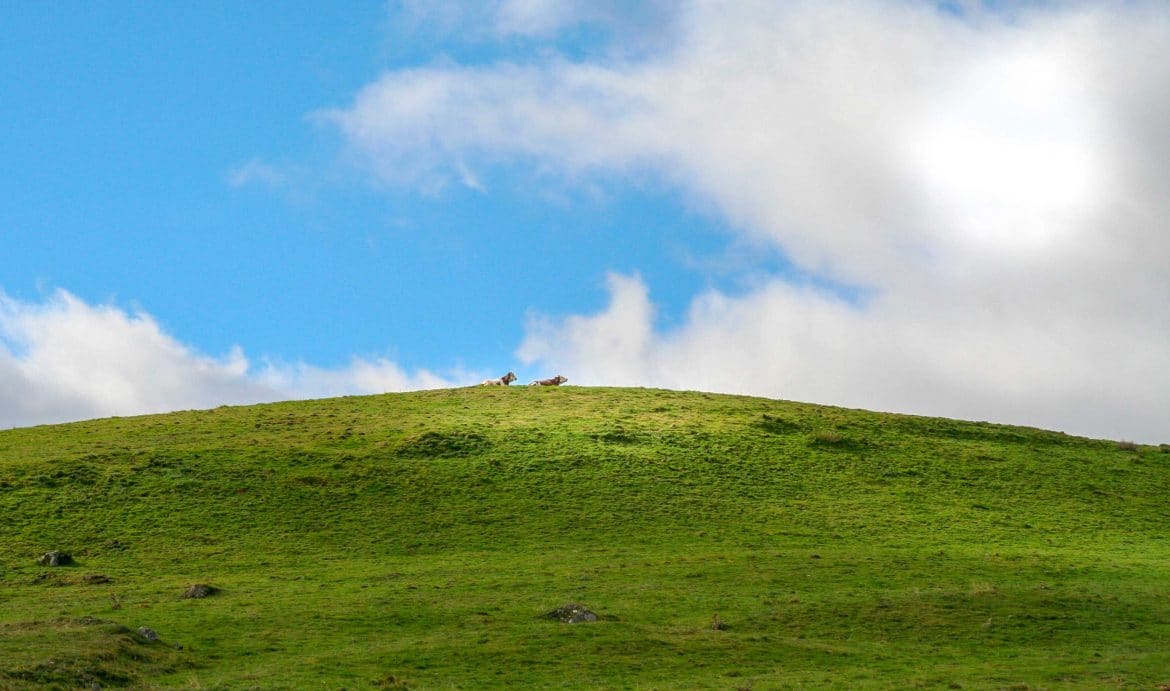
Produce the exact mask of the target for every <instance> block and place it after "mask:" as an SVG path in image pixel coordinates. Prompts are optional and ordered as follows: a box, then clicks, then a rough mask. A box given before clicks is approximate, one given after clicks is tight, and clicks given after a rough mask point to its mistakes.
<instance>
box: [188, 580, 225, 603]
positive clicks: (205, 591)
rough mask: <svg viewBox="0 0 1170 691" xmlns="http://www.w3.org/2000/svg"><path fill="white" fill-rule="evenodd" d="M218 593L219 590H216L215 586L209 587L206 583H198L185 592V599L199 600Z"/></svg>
mask: <svg viewBox="0 0 1170 691" xmlns="http://www.w3.org/2000/svg"><path fill="white" fill-rule="evenodd" d="M218 592H219V588H216V587H215V586H213V585H207V584H206V583H196V584H195V585H193V586H191V587H190V588H187V590H185V591H183V598H184V599H188V600H190V599H199V598H204V597H210V596H212V595H215V594H216V593H218Z"/></svg>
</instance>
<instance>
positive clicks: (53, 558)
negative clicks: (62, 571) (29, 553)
mask: <svg viewBox="0 0 1170 691" xmlns="http://www.w3.org/2000/svg"><path fill="white" fill-rule="evenodd" d="M37 563H38V564H40V565H41V566H68V565H70V564H72V563H73V557H72V556H70V555H69V553H68V552H61V551H59V550H53V551H52V552H45V553H44V554H42V555H41V558H40V559H38V560H37Z"/></svg>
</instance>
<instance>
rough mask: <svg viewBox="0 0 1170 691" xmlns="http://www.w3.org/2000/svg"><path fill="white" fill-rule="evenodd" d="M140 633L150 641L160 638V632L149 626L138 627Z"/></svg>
mask: <svg viewBox="0 0 1170 691" xmlns="http://www.w3.org/2000/svg"><path fill="white" fill-rule="evenodd" d="M138 635H139V636H142V637H143V638H145V639H146V640H148V641H157V640H158V632H157V631H155V630H154V629H152V628H150V627H149V626H140V627H138Z"/></svg>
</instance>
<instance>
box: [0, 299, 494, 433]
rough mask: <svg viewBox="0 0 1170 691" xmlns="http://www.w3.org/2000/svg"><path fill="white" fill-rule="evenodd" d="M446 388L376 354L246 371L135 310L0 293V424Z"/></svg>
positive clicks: (233, 358)
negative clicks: (327, 365) (344, 362)
mask: <svg viewBox="0 0 1170 691" xmlns="http://www.w3.org/2000/svg"><path fill="white" fill-rule="evenodd" d="M461 377H462V378H463V379H464V380H466V381H470V380H471V379H472V378H473V377H471V376H468V375H461ZM466 381H465V382H464V383H466ZM449 385H451V384H450V383H449V382H448V381H447V380H445V379H443V378H442V377H439V376H437V375H435V374H432V373H430V372H427V371H425V370H424V371H420V372H417V373H415V374H413V375H410V374H407V373H405V372H404V371H403V370H402V369H401V368H399V367H398V366H397V365H395V364H394V363H392V362H389V361H387V360H382V359H379V360H374V361H368V360H363V359H354V360H353V361H352V362H351V363H350V365H349V366H348V367H346V368H343V369H337V370H328V369H321V368H317V367H312V366H309V365H305V364H299V363H298V364H293V365H278V364H272V363H269V364H267V365H265V366H264V367H261V368H258V369H254V368H253V367H252V366H251V365H250V363H249V362H248V359H247V358H246V357H245V356H244V354H243V352H242V351H241V350H240V349H239V348H236V349H233V350H232V352H231V353H229V354H228V355H226V356H224V357H222V358H214V357H208V356H206V355H203V354H201V353H198V352H196V351H194V350H192V349H191V348H189V347H187V346H185V345H183V344H182V343H180V342H178V341H177V340H175V339H174V338H173V337H172V336H170V335H168V334H167V333H166V332H165V331H163V329H162V328H161V327H160V326H159V325H158V323H157V322H156V321H155V320H154V319H153V318H152V317H151V316H150V315H148V314H145V313H142V312H136V313H127V312H125V311H123V310H121V309H119V308H117V307H113V306H109V305H100V306H93V305H89V304H87V303H85V302H84V301H82V300H80V299H78V298H77V297H75V296H73V295H71V294H69V293H67V292H65V291H58V292H56V293H55V294H53V295H52V296H51V297H49V298H48V299H47V300H45V301H44V302H43V303H39V304H38V303H28V302H22V301H19V300H15V299H12V298H9V297H7V296H4V295H3V294H2V293H0V389H2V390H3V391H4V397H3V399H2V400H0V428H2V427H13V426H23V425H31V424H42V423H51V422H63V421H68V420H80V419H86V418H94V417H103V416H110V415H136V414H142V413H154V412H165V411H170V410H179V409H187V408H210V407H214V406H218V405H224V404H247V403H258V402H264V401H275V400H285V399H290V398H314V397H322V396H336V395H342V394H358V393H381V392H384V391H401V390H408V389H421V388H435V387H440V386H449Z"/></svg>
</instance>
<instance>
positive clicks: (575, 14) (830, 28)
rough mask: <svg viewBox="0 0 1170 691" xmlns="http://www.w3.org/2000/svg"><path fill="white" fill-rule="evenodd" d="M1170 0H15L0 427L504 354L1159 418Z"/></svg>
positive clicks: (1, 56)
mask: <svg viewBox="0 0 1170 691" xmlns="http://www.w3.org/2000/svg"><path fill="white" fill-rule="evenodd" d="M1007 8H1011V9H1007ZM1168 15H1170V13H1168V12H1167V11H1166V8H1165V6H1164V5H1162V4H1159V3H1141V2H1118V3H1110V4H1102V3H1042V4H1037V5H1024V6H1021V5H1018V4H1014V5H1010V6H1001V5H999V4H982V3H978V2H964V3H958V2H950V3H942V4H940V5H935V4H932V3H927V2H909V1H905V2H901V1H897V0H873V1H871V2H822V3H812V2H792V3H780V4H777V3H767V2H761V3H750V2H745V3H737V4H735V5H734V7H731V8H729V7H728V6H723V7H716V6H714V5H712V4H710V3H704V2H693V3H691V2H684V3H665V2H661V3H659V2H650V3H638V4H636V5H635V4H630V3H622V2H588V3H587V2H582V1H578V0H484V1H482V2H475V3H460V2H450V1H447V2H428V3H424V2H418V1H414V0H403V1H401V2H393V3H389V4H387V3H385V2H365V3H358V2H350V3H332V4H330V5H328V6H323V5H321V4H320V3H288V2H285V3H275V2H272V3H268V2H259V3H239V4H228V3H128V2H127V3H32V4H29V3H19V4H18V3H5V4H3V5H0V25H3V26H4V27H5V40H4V41H3V42H2V43H0V114H2V116H3V125H2V127H0V160H2V161H3V163H4V169H5V174H4V175H3V176H0V199H3V203H0V237H2V238H3V241H4V247H5V251H4V252H3V254H0V298H2V300H3V302H2V304H0V381H2V382H3V383H4V384H5V385H6V388H7V389H8V390H9V391H12V392H15V393H14V395H13V396H11V397H10V399H9V401H8V402H7V403H5V404H4V405H2V406H0V426H10V425H19V424H34V423H37V422H50V421H57V420H64V419H77V418H80V417H92V416H100V415H110V414H132V413H139V412H153V411H158V410H169V409H177V408H185V407H208V406H212V405H218V404H220V403H247V402H253V401H258V400H276V399H280V398H298V397H308V396H317V395H337V394H344V393H369V392H376V391H382V390H402V389H411V388H422V387H428V386H445V385H463V384H467V383H471V382H474V381H476V380H477V379H478V378H483V377H486V376H498V375H499V374H502V373H503V372H504V371H506V370H508V369H514V370H516V372H517V373H518V374H520V375H521V379H522V380H527V379H531V378H536V377H543V376H551V375H552V374H553V373H556V372H561V373H563V374H565V375H567V376H568V377H569V378H570V380H571V382H572V383H580V384H613V385H655V386H668V387H675V388H701V389H707V390H717V391H728V392H735V393H751V394H757V395H767V396H774V397H782V398H794V399H801V400H810V401H815V402H822V403H831V404H839V405H850V406H856V407H867V408H875V409H882V410H897V411H903V412H913V413H922V414H933V415H947V416H954V417H966V418H974V419H991V420H996V421H1002V422H1019V423H1023V424H1036V425H1041V426H1046V427H1054V428H1057V429H1064V430H1067V431H1071V432H1075V433H1081V434H1089V435H1094V436H1111V437H1118V438H1120V437H1126V438H1134V439H1140V440H1147V441H1158V440H1167V439H1170V431H1167V430H1164V428H1163V427H1162V422H1161V420H1160V417H1161V416H1160V414H1159V413H1157V412H1155V410H1156V409H1157V408H1158V407H1159V406H1162V408H1161V409H1165V404H1170V380H1168V379H1167V374H1166V372H1167V371H1170V367H1167V365H1170V348H1168V347H1167V346H1166V343H1170V323H1168V322H1170V316H1168V315H1167V310H1166V308H1165V305H1166V304H1170V300H1167V298H1170V295H1168V294H1167V288H1166V285H1165V284H1166V281H1164V280H1163V278H1164V274H1163V270H1162V268H1161V267H1162V266H1164V262H1163V260H1164V259H1166V258H1167V254H1168V253H1170V252H1168V247H1170V242H1168V241H1167V237H1166V235H1167V233H1166V229H1165V226H1164V224H1162V223H1161V222H1160V221H1158V220H1157V219H1158V218H1159V214H1161V213H1162V211H1164V210H1165V204H1166V203H1165V201H1164V200H1165V199H1166V198H1167V197H1168V196H1170V195H1166V194H1165V193H1166V191H1167V178H1170V174H1167V173H1166V171H1165V167H1164V164H1162V163H1161V161H1164V160H1166V159H1165V158H1163V157H1162V154H1163V153H1167V152H1168V151H1170V145H1168V144H1167V139H1166V135H1165V132H1164V126H1163V125H1161V122H1164V121H1163V120H1161V119H1160V116H1161V115H1162V114H1163V113H1166V112H1167V108H1168V106H1167V103H1168V102H1170V98H1168V94H1167V91H1168V88H1167V87H1165V86H1163V85H1164V84H1167V83H1170V80H1168V79H1167V77H1168V76H1170V75H1168V73H1167V69H1166V68H1161V67H1159V66H1158V65H1159V61H1158V60H1156V59H1154V58H1157V57H1158V56H1161V55H1164V54H1166V53H1170V41H1168V40H1167V39H1168V37H1170V30H1168V29H1167V25H1168V22H1170V18H1168ZM1151 56H1153V58H1152V57H1151ZM1165 62H1166V63H1167V64H1170V60H1167V61H1165ZM1118 75H1124V78H1119V77H1118ZM1103 218H1108V219H1110V221H1109V222H1108V223H1106V222H1105V221H1103V220H1102V219H1103ZM1122 306H1124V309H1122ZM1122 353H1124V356H1123V355H1122ZM21 392H25V393H24V395H20V394H21Z"/></svg>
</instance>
